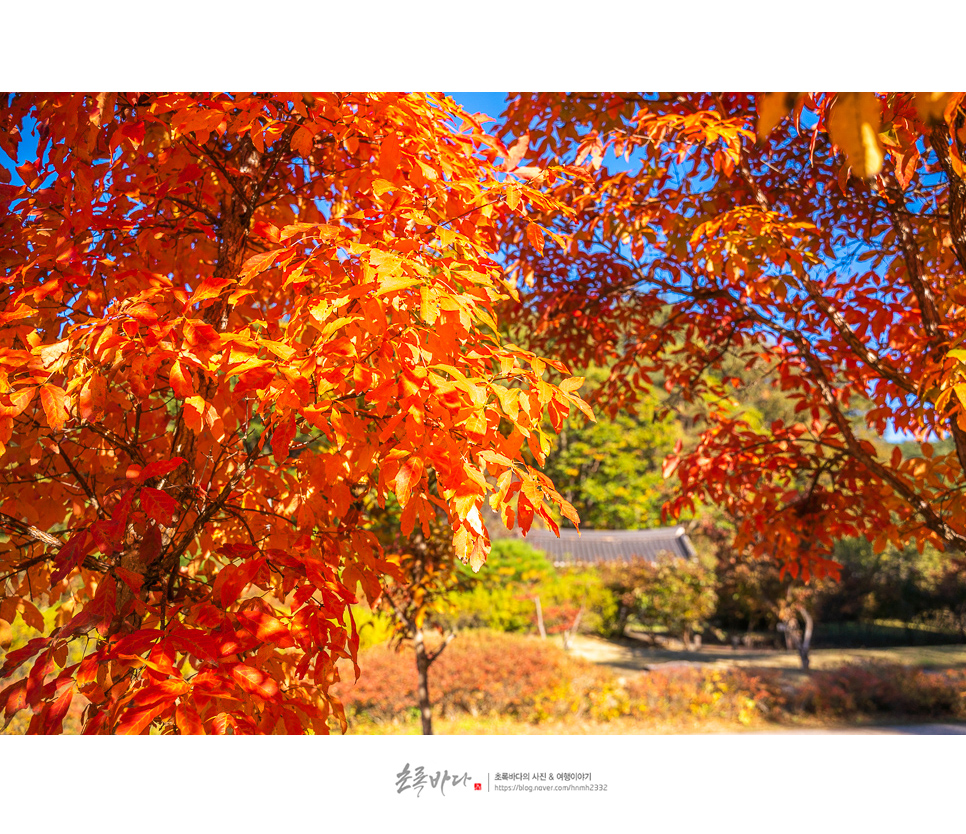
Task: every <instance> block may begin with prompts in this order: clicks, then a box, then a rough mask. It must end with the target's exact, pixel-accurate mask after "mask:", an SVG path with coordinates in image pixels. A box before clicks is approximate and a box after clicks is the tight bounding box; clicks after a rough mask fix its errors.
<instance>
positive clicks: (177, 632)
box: [170, 626, 218, 660]
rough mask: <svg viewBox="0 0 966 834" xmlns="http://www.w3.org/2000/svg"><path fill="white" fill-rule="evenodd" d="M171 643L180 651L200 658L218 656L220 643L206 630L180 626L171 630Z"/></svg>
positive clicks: (208, 658) (210, 658) (212, 658)
mask: <svg viewBox="0 0 966 834" xmlns="http://www.w3.org/2000/svg"><path fill="white" fill-rule="evenodd" d="M170 643H171V645H172V646H174V647H175V648H177V649H178V650H179V651H182V652H185V653H186V654H190V655H191V656H192V657H197V658H198V659H199V660H214V659H215V658H216V657H217V656H218V644H217V642H216V641H215V640H214V639H213V638H212V637H211V635H210V634H208V632H206V631H202V630H201V629H198V628H185V627H184V626H179V627H178V628H175V629H174V630H173V631H172V632H171V637H170Z"/></svg>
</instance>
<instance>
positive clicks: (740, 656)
mask: <svg viewBox="0 0 966 834" xmlns="http://www.w3.org/2000/svg"><path fill="white" fill-rule="evenodd" d="M572 651H573V653H574V654H575V655H577V656H579V657H583V658H586V659H587V660H590V661H592V662H594V663H599V664H602V665H605V666H610V667H611V668H613V669H614V670H615V671H617V672H627V671H641V670H646V669H654V668H658V669H659V668H660V667H661V666H662V665H663V664H694V665H699V666H705V665H710V666H720V667H727V666H754V667H759V668H768V669H781V670H788V671H789V672H795V671H801V663H800V661H799V659H798V654H797V653H795V652H791V651H779V650H776V649H743V648H740V649H731V648H728V647H726V646H707V647H705V648H702V649H699V650H697V651H685V650H684V648H683V647H681V646H680V645H679V644H678V645H675V644H674V643H673V642H672V641H669V645H668V646H667V647H663V648H662V647H653V646H651V645H649V644H648V643H647V642H646V641H645V640H643V639H640V638H637V637H634V636H631V637H627V638H624V639H622V640H604V639H603V638H600V637H590V636H583V635H581V636H578V637H577V638H575V640H574V641H573V646H572ZM810 659H811V668H812V669H834V668H837V667H839V666H844V665H846V664H848V663H869V662H875V661H878V662H885V663H900V664H902V665H904V666H918V667H923V668H936V669H962V668H966V645H953V646H901V647H895V648H878V649H813V650H812V652H811V654H810Z"/></svg>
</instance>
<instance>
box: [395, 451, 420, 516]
mask: <svg viewBox="0 0 966 834" xmlns="http://www.w3.org/2000/svg"><path fill="white" fill-rule="evenodd" d="M422 474H423V462H422V460H420V459H419V458H415V457H411V458H407V459H406V460H404V461H403V462H402V463H400V464H399V471H398V472H397V473H396V477H395V479H394V481H393V484H394V486H395V493H396V498H398V499H399V504H400V506H402V507H405V506H406V504H408V503H409V496H410V495H411V494H412V489H413V487H414V486H415V485H416V484H417V483H418V482H419V479H420V477H421V476H422Z"/></svg>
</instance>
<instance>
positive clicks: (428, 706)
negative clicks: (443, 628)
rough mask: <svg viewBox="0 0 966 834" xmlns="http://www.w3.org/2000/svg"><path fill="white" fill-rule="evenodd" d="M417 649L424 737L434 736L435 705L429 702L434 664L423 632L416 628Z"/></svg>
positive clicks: (420, 715) (417, 669) (419, 697)
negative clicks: (427, 650)
mask: <svg viewBox="0 0 966 834" xmlns="http://www.w3.org/2000/svg"><path fill="white" fill-rule="evenodd" d="M413 643H414V645H415V647H416V674H417V675H418V676H419V687H418V692H417V697H418V700H419V717H420V720H421V721H422V725H423V735H424V736H431V735H432V734H433V704H432V702H431V701H430V700H429V664H430V663H431V662H432V661H431V660H430V658H429V655H427V654H426V643H425V642H424V641H423V630H422V629H421V628H416V629H415V630H414V634H413Z"/></svg>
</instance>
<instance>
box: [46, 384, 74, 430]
mask: <svg viewBox="0 0 966 834" xmlns="http://www.w3.org/2000/svg"><path fill="white" fill-rule="evenodd" d="M66 400H67V392H66V391H64V389H63V388H59V387H57V386H56V385H45V386H43V387H42V388H41V389H40V402H41V403H42V404H43V407H44V413H45V414H46V415H47V425H48V426H50V427H51V428H52V429H53V430H54V431H59V430H60V429H62V428H63V427H64V423H66V422H67V404H66Z"/></svg>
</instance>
